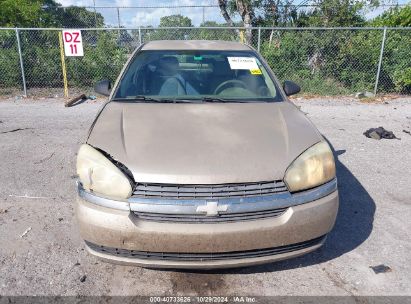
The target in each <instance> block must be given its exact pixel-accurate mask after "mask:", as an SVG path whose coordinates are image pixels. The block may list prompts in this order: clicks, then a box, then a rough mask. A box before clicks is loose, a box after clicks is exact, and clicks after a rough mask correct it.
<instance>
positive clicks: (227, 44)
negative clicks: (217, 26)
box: [142, 40, 251, 51]
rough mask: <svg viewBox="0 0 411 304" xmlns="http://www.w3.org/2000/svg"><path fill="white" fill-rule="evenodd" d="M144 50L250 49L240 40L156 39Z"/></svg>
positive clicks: (145, 45)
mask: <svg viewBox="0 0 411 304" xmlns="http://www.w3.org/2000/svg"><path fill="white" fill-rule="evenodd" d="M142 50H203V51H204V50H210V51H250V50H251V48H250V47H249V46H248V45H245V44H243V43H240V42H235V41H218V40H156V41H150V42H147V43H145V44H144V46H143V47H142Z"/></svg>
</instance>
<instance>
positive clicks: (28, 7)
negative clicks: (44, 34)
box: [0, 0, 42, 27]
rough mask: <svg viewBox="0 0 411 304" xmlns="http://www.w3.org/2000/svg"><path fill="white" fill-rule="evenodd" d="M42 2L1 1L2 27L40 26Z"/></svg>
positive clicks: (22, 0) (0, 21)
mask: <svg viewBox="0 0 411 304" xmlns="http://www.w3.org/2000/svg"><path fill="white" fill-rule="evenodd" d="M41 5H42V1H40V0H32V1H27V0H0V8H1V9H0V26H1V27H34V26H38V25H40V18H39V16H40V15H41V14H42V10H41Z"/></svg>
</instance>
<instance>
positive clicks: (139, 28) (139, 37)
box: [138, 26, 143, 45]
mask: <svg viewBox="0 0 411 304" xmlns="http://www.w3.org/2000/svg"><path fill="white" fill-rule="evenodd" d="M142 41H143V40H142V39H141V27H140V26H139V27H138V42H139V43H140V45H141V43H142Z"/></svg>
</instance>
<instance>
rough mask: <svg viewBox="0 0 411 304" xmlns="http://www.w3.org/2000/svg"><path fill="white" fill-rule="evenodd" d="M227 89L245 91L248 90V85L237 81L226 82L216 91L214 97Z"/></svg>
mask: <svg viewBox="0 0 411 304" xmlns="http://www.w3.org/2000/svg"><path fill="white" fill-rule="evenodd" d="M227 87H240V88H243V89H247V86H246V84H245V83H244V82H243V81H241V80H237V79H231V80H226V81H224V82H223V83H221V84H220V85H219V86H218V87H217V88H216V89H215V90H214V95H218V94H220V93H221V92H222V91H224V90H225V89H226V88H227Z"/></svg>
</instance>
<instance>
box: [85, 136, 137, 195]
mask: <svg viewBox="0 0 411 304" xmlns="http://www.w3.org/2000/svg"><path fill="white" fill-rule="evenodd" d="M77 174H78V176H79V179H80V182H81V183H82V185H83V188H84V189H85V190H87V191H90V192H94V193H96V194H101V195H103V196H106V197H109V198H113V199H126V198H129V197H130V196H131V193H132V187H131V184H130V181H129V179H128V178H127V177H126V176H125V174H124V173H123V172H122V171H121V170H120V169H119V168H117V166H116V165H114V164H113V163H112V162H111V161H110V160H109V159H108V158H107V157H105V156H104V155H103V154H102V153H101V152H99V151H98V150H96V149H94V148H93V147H91V146H89V145H87V144H83V145H81V147H80V150H79V152H78V155H77Z"/></svg>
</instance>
